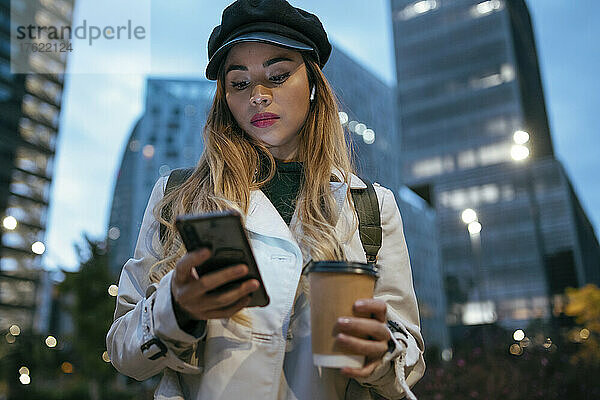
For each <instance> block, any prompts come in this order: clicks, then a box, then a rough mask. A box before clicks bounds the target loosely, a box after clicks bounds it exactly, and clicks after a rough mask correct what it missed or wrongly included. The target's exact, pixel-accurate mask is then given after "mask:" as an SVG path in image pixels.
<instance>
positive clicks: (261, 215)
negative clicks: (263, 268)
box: [245, 168, 367, 243]
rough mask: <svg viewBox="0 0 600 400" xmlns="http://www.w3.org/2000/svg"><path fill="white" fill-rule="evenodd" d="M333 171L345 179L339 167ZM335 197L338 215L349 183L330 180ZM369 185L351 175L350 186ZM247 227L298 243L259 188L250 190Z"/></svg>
mask: <svg viewBox="0 0 600 400" xmlns="http://www.w3.org/2000/svg"><path fill="white" fill-rule="evenodd" d="M331 173H332V174H333V175H335V176H336V177H337V178H338V179H339V180H340V181H342V180H343V175H342V173H341V172H340V171H339V170H338V169H337V168H333V169H332V171H331ZM329 185H330V187H331V190H332V194H333V197H334V199H335V202H336V204H337V206H338V207H337V211H338V216H339V213H340V212H341V211H342V207H343V206H344V202H345V201H346V191H347V187H348V185H347V184H346V183H344V182H330V183H329ZM366 187H367V185H366V184H365V183H364V182H363V181H362V180H361V179H360V178H359V177H358V176H356V175H355V174H352V175H351V177H350V188H351V189H354V188H360V189H364V188H366ZM297 211H298V210H297V209H296V211H295V212H294V215H293V216H292V221H291V222H292V224H291V225H294V224H293V222H294V221H295V219H296V218H297ZM245 225H246V229H247V230H249V231H252V232H255V233H258V234H261V235H266V236H273V237H278V238H280V239H284V240H287V241H291V242H292V243H296V240H295V239H294V237H293V235H292V232H291V231H290V229H289V227H288V225H287V224H286V223H285V221H284V220H283V218H281V215H280V214H279V212H278V211H277V209H276V208H275V206H274V205H273V204H272V203H271V201H269V199H268V198H267V196H266V195H265V194H264V193H263V192H262V191H261V190H259V189H257V190H253V191H251V192H250V205H249V207H248V214H247V216H246V224H245Z"/></svg>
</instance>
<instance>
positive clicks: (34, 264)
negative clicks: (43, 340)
mask: <svg viewBox="0 0 600 400" xmlns="http://www.w3.org/2000/svg"><path fill="white" fill-rule="evenodd" d="M12 6H13V9H12V10H11V2H9V1H1V2H0V218H1V220H2V228H1V229H0V330H2V329H6V328H7V327H8V326H10V325H12V324H16V325H18V326H20V327H21V328H22V329H30V328H31V326H32V323H33V318H34V310H35V301H36V300H35V299H36V286H37V284H38V282H39V276H40V274H39V272H40V267H41V255H42V254H43V253H44V251H45V246H44V238H45V232H46V216H47V210H48V205H49V201H50V199H49V196H48V195H49V192H50V185H51V183H52V175H53V166H54V155H55V150H56V140H57V135H58V132H59V116H60V111H61V101H62V92H63V85H64V77H65V75H64V72H65V68H66V62H67V58H68V55H69V53H68V52H27V51H26V50H25V49H24V48H22V47H20V44H21V43H19V42H14V43H11V31H10V29H11V20H14V21H13V22H16V21H18V20H19V18H21V17H22V18H24V19H27V18H31V17H32V16H35V18H36V21H38V20H39V21H43V23H44V24H45V25H53V26H64V25H69V24H70V21H71V16H72V10H73V0H46V1H42V2H32V1H22V2H12ZM11 12H12V13H11ZM13 33H14V32H13ZM11 53H12V54H11ZM11 60H12V61H13V63H14V64H18V65H19V67H20V68H24V69H25V71H27V72H29V73H19V74H17V73H12V72H19V71H12V70H11ZM17 61H18V63H17ZM20 72H23V70H20Z"/></svg>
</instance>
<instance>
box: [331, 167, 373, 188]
mask: <svg viewBox="0 0 600 400" xmlns="http://www.w3.org/2000/svg"><path fill="white" fill-rule="evenodd" d="M331 173H332V174H333V175H335V176H336V177H337V178H338V179H339V180H340V181H343V180H344V179H343V175H342V172H341V171H340V170H339V169H338V168H336V167H334V168H333V169H332V170H331ZM366 187H367V185H366V184H365V183H364V182H363V181H362V179H360V178H359V177H358V176H357V175H355V174H352V175H351V176H350V189H364V188H366Z"/></svg>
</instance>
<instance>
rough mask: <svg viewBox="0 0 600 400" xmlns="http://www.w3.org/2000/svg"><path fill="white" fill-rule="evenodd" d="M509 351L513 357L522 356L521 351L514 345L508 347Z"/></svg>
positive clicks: (519, 347)
mask: <svg viewBox="0 0 600 400" xmlns="http://www.w3.org/2000/svg"><path fill="white" fill-rule="evenodd" d="M509 351H510V354H512V355H513V356H520V355H521V354H523V349H522V348H521V346H519V345H518V344H516V343H513V344H511V345H510V349H509Z"/></svg>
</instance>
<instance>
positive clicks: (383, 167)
mask: <svg viewBox="0 0 600 400" xmlns="http://www.w3.org/2000/svg"><path fill="white" fill-rule="evenodd" d="M323 72H324V73H325V75H326V76H327V80H328V81H329V82H330V83H331V85H332V87H333V89H334V91H335V93H336V95H337V97H338V99H339V101H340V103H341V104H340V120H341V122H342V123H343V125H344V127H345V129H346V130H347V131H348V133H349V134H350V135H351V137H352V142H353V144H354V148H355V150H356V159H357V160H356V161H357V167H358V170H359V171H358V172H359V174H360V175H361V176H362V177H364V178H365V179H370V180H371V181H376V182H379V183H381V184H382V185H384V186H387V187H389V188H390V189H391V190H392V191H393V192H394V196H395V197H396V203H397V204H398V208H399V209H400V214H401V215H402V225H403V227H404V235H405V237H406V244H407V246H408V252H409V254H410V263H411V267H412V272H413V280H414V286H415V292H416V294H417V299H418V301H419V311H420V314H421V327H422V330H423V335H424V337H425V340H426V341H427V343H428V344H431V345H435V346H436V347H438V349H440V350H443V349H445V348H447V347H449V345H450V344H449V334H448V328H447V326H446V318H445V310H446V299H445V297H444V294H443V281H442V275H441V272H440V256H439V244H438V240H437V231H436V229H435V221H436V214H435V211H434V210H432V208H431V207H430V206H429V205H428V204H426V203H425V202H424V201H423V200H422V199H421V198H419V196H417V195H415V194H414V193H413V192H412V191H411V190H409V189H408V188H407V187H406V186H401V185H400V182H399V177H398V168H397V166H398V165H400V162H399V161H400V160H399V154H398V144H397V138H398V131H397V130H396V126H395V121H394V118H395V117H394V112H395V110H394V105H395V103H394V94H395V88H394V87H390V86H388V85H386V84H385V83H383V82H382V81H381V79H379V78H378V77H377V76H376V75H374V74H373V73H371V72H369V71H368V70H367V69H365V68H364V67H363V66H362V65H360V64H359V63H358V62H356V60H354V59H353V58H352V57H350V56H348V55H347V54H345V53H344V52H343V51H342V50H340V49H339V48H338V47H337V46H334V47H333V51H332V52H331V57H330V58H329V61H328V62H327V66H326V67H325V68H324V71H323Z"/></svg>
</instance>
